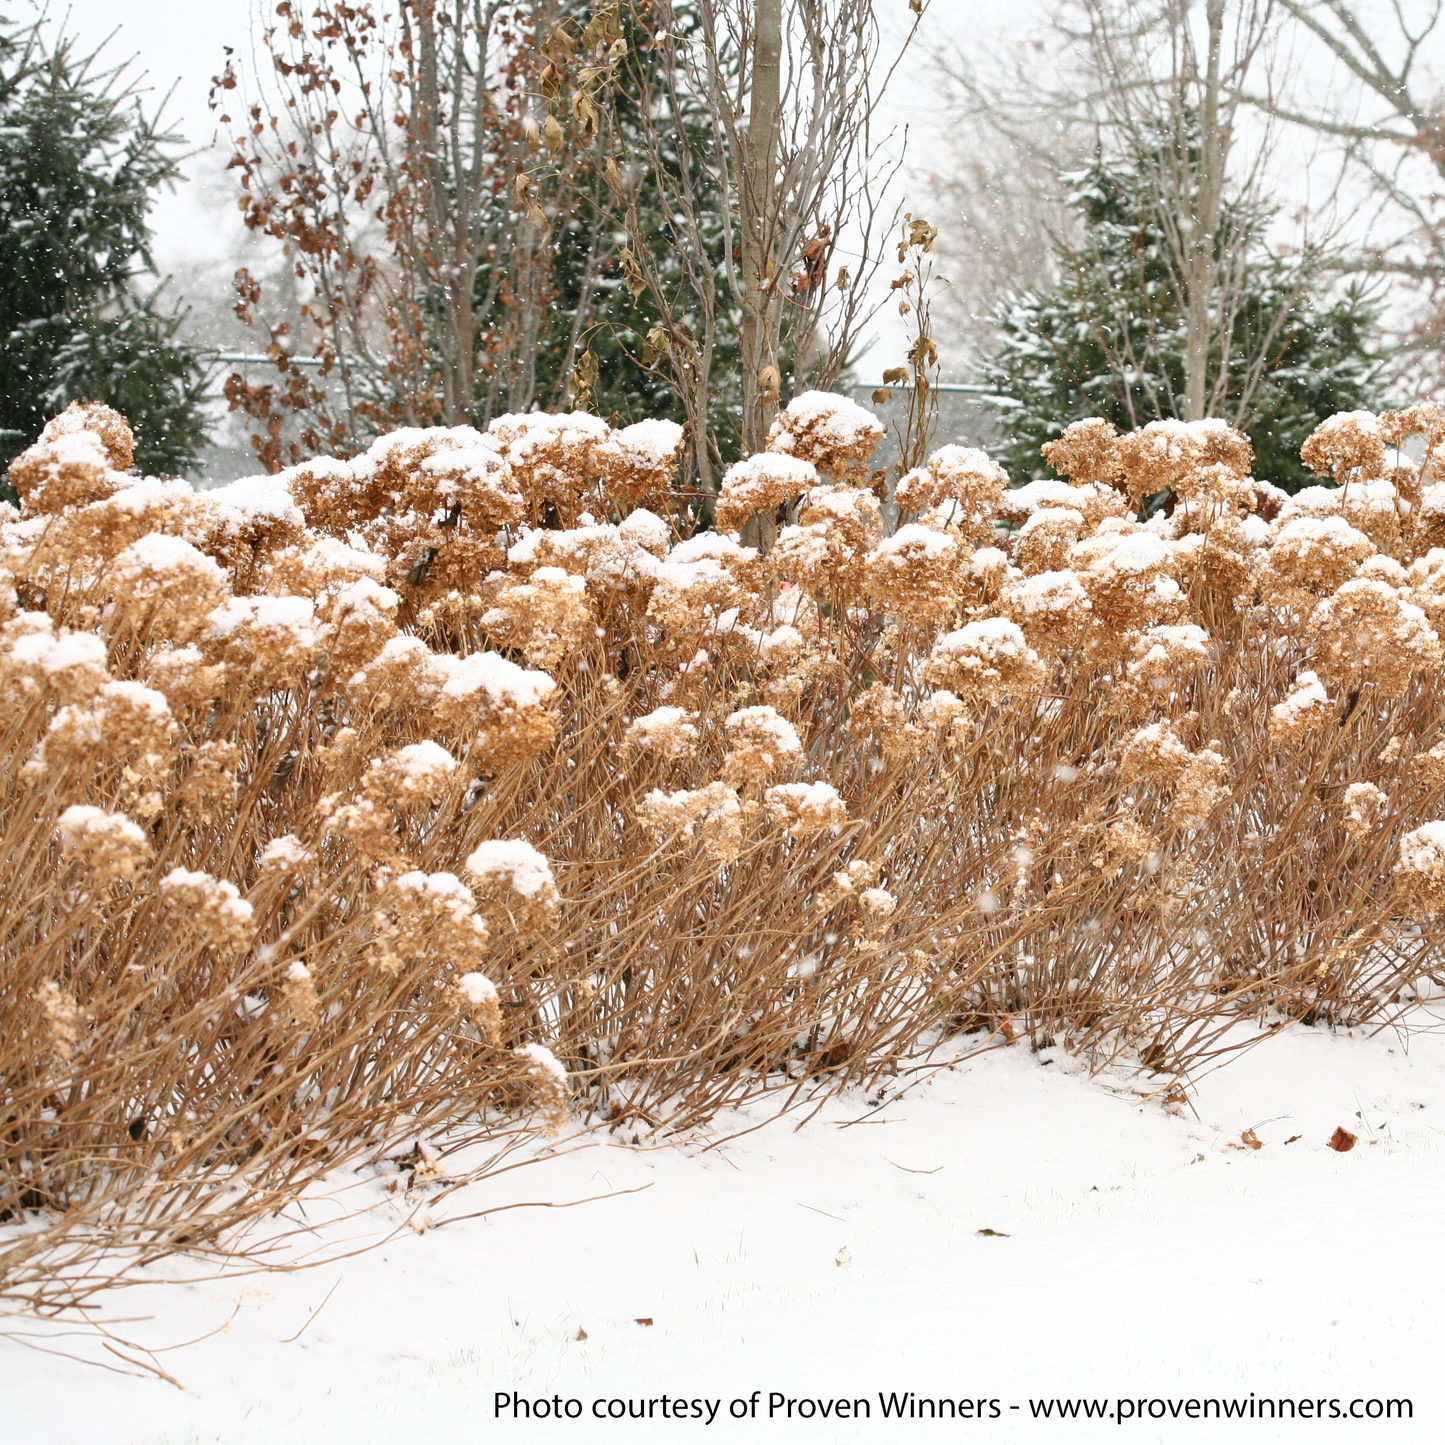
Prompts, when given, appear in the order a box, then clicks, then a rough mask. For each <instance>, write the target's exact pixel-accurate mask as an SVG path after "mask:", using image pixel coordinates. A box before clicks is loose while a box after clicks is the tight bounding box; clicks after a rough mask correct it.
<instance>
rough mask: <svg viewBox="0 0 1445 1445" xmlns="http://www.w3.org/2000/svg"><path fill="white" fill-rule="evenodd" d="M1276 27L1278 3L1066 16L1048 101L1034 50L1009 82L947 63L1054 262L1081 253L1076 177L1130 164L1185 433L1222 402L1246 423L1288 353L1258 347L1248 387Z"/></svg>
mask: <svg viewBox="0 0 1445 1445" xmlns="http://www.w3.org/2000/svg"><path fill="white" fill-rule="evenodd" d="M1278 18H1279V16H1278V11H1277V8H1276V5H1275V0H1066V3H1064V4H1063V5H1061V6H1060V7H1059V8H1058V9H1057V10H1056V11H1055V12H1054V16H1053V21H1052V33H1053V34H1052V39H1053V43H1054V45H1056V46H1058V47H1059V48H1060V52H1061V58H1062V59H1063V60H1064V64H1063V65H1062V67H1061V68H1059V70H1058V71H1057V72H1056V73H1057V74H1058V77H1059V78H1058V79H1057V81H1056V82H1055V83H1054V84H1053V85H1052V86H1051V87H1041V86H1040V85H1039V83H1038V79H1037V74H1038V71H1039V69H1040V68H1041V67H1040V65H1039V60H1040V56H1039V55H1038V54H1037V53H1036V52H1035V51H1034V50H1033V48H1032V47H1030V49H1029V50H1028V51H1027V52H1026V53H1025V54H1024V56H1023V57H1022V58H1021V59H1019V60H1017V61H1016V63H1015V64H1014V66H1013V68H1012V71H1011V73H1010V72H1009V71H1008V70H1002V71H1001V70H1000V68H999V67H998V66H990V67H989V68H988V70H987V72H984V71H983V70H982V69H981V68H980V67H978V66H974V65H970V64H968V63H967V62H966V61H964V60H963V59H962V58H961V57H959V58H956V59H954V60H953V61H951V62H946V63H945V70H946V73H947V74H948V76H949V78H950V79H951V81H952V82H953V85H954V89H955V93H956V95H957V97H958V99H959V101H960V102H961V106H962V109H963V111H964V113H965V115H966V116H967V117H968V118H969V119H970V120H971V121H972V123H973V124H974V125H975V126H976V127H985V128H987V129H988V130H989V131H991V132H992V133H993V135H994V136H995V137H997V138H998V139H999V140H1000V141H1001V142H1002V144H1003V147H1004V151H1005V155H1006V156H1008V157H1010V158H1011V159H1013V160H1014V161H1016V163H1017V164H1018V166H1019V169H1020V171H1021V172H1022V177H1023V183H1022V184H1017V183H1016V184H1014V185H1013V187H1012V190H1011V195H1012V198H1013V210H1014V211H1015V212H1017V213H1018V214H1021V215H1024V216H1035V217H1038V218H1039V219H1040V220H1041V221H1042V222H1043V223H1044V224H1045V225H1047V226H1048V227H1049V230H1050V234H1051V237H1052V240H1053V241H1054V242H1055V249H1058V250H1061V251H1064V252H1067V251H1068V249H1069V247H1068V238H1067V237H1066V236H1065V235H1064V234H1063V220H1062V218H1061V217H1060V216H1059V215H1058V214H1057V203H1058V201H1059V199H1060V198H1061V196H1062V190H1063V187H1062V179H1063V173H1064V171H1065V169H1066V168H1067V167H1068V166H1070V165H1071V164H1077V162H1078V160H1079V159H1080V158H1081V157H1082V156H1083V155H1085V154H1087V153H1088V152H1089V151H1091V150H1096V149H1103V150H1105V151H1110V150H1112V151H1115V152H1117V153H1119V154H1122V155H1124V156H1127V157H1128V159H1129V162H1130V164H1131V166H1132V167H1133V168H1134V169H1135V170H1136V171H1137V173H1138V174H1139V176H1140V178H1141V180H1142V181H1143V182H1144V184H1145V186H1146V190H1147V192H1148V195H1147V202H1148V208H1149V211H1150V213H1151V217H1152V219H1153V221H1154V222H1155V223H1156V224H1157V227H1158V229H1159V231H1160V233H1161V235H1162V236H1163V238H1164V248H1163V249H1164V255H1163V257H1162V260H1163V262H1164V263H1165V266H1166V269H1167V273H1168V276H1169V282H1170V286H1171V289H1172V291H1173V293H1174V295H1175V298H1176V304H1177V306H1178V309H1179V312H1180V314H1181V316H1182V319H1183V324H1184V326H1185V328H1186V332H1187V334H1186V338H1185V346H1184V357H1183V362H1184V375H1183V381H1182V386H1181V392H1180V395H1179V396H1177V397H1171V398H1169V408H1170V409H1171V410H1172V411H1173V412H1175V413H1177V414H1178V415H1180V416H1181V417H1184V418H1185V419H1189V420H1195V419H1198V418H1201V417H1205V416H1211V415H1221V414H1225V413H1224V410H1223V409H1224V408H1225V398H1226V396H1228V397H1229V398H1230V399H1231V400H1230V403H1229V407H1228V411H1229V414H1230V416H1231V419H1237V418H1238V415H1239V413H1240V411H1241V408H1245V407H1247V406H1248V401H1249V397H1250V395H1251V393H1252V391H1253V388H1254V386H1255V385H1256V384H1257V382H1258V379H1259V376H1260V375H1261V374H1262V372H1263V370H1264V369H1265V367H1266V366H1267V364H1268V361H1269V358H1270V356H1271V355H1272V354H1273V352H1274V351H1275V350H1276V349H1277V343H1278V339H1279V338H1278V337H1277V336H1276V335H1274V334H1265V335H1262V336H1261V337H1260V338H1259V341H1258V344H1257V346H1256V347H1255V349H1254V353H1253V354H1252V355H1251V356H1250V357H1248V358H1246V359H1245V361H1244V365H1245V368H1246V370H1247V372H1248V373H1249V374H1248V375H1245V376H1240V375H1239V374H1238V372H1237V369H1236V367H1237V358H1236V359H1235V361H1234V362H1232V361H1231V347H1230V345H1229V344H1228V338H1230V337H1232V336H1233V335H1234V334H1235V331H1236V322H1237V320H1238V317H1239V313H1240V307H1241V306H1242V305H1243V303H1244V298H1245V295H1246V284H1245V282H1246V270H1247V267H1248V264H1249V260H1250V254H1251V252H1252V250H1253V248H1255V247H1256V246H1257V244H1258V228H1257V226H1249V225H1241V224H1240V219H1241V218H1245V217H1258V216H1262V215H1263V214H1265V213H1266V212H1267V210H1268V208H1269V207H1268V187H1269V182H1270V177H1269V161H1270V158H1271V155H1272V149H1273V131H1272V128H1271V122H1270V119H1269V117H1268V116H1264V117H1263V118H1262V119H1261V117H1260V113H1259V111H1258V108H1256V107H1253V106H1252V105H1251V100H1252V97H1253V96H1254V94H1255V93H1256V91H1257V90H1258V88H1260V87H1261V86H1262V87H1263V89H1264V90H1265V91H1266V92H1268V91H1269V90H1270V89H1271V69H1272V67H1271V64H1270V60H1271V56H1270V53H1269V48H1268V47H1269V41H1270V39H1271V36H1272V34H1273V32H1274V29H1275V27H1276V24H1277V21H1278ZM1000 74H1003V75H1004V76H1005V79H1004V80H1003V81H1002V83H1000V81H999V79H998V77H999V75H1000ZM1247 126H1252V127H1253V134H1250V135H1248V136H1247V137H1246V135H1245V130H1246V127H1247ZM995 169H998V168H997V167H996V168H995ZM1050 186H1052V187H1053V191H1052V195H1050V191H1049V188H1050ZM1004 224H1005V225H1007V224H1008V222H1007V219H1006V218H1005V221H1004ZM1010 269H1011V268H1009V267H1007V266H1005V267H1004V270H1005V273H1007V272H1008V271H1009V270H1010ZM1283 314H1284V312H1281V316H1283ZM1114 364H1115V365H1116V366H1117V367H1118V368H1119V369H1120V370H1121V371H1129V370H1132V369H1136V366H1137V358H1133V357H1130V356H1128V355H1126V354H1120V355H1118V356H1117V357H1116V358H1114Z"/></svg>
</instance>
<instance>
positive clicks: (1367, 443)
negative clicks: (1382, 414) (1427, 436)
mask: <svg viewBox="0 0 1445 1445" xmlns="http://www.w3.org/2000/svg"><path fill="white" fill-rule="evenodd" d="M1300 460H1301V461H1303V462H1304V464H1305V466H1307V467H1308V468H1309V469H1310V470H1311V471H1312V472H1314V473H1315V475H1316V476H1333V477H1334V479H1335V481H1336V482H1346V481H1366V480H1368V479H1369V478H1371V477H1378V476H1379V475H1380V474H1381V473H1382V472H1383V471H1384V468H1385V444H1384V438H1383V437H1382V436H1381V434H1380V423H1379V420H1378V419H1377V418H1376V416H1375V415H1374V413H1373V412H1368V411H1342V412H1337V413H1336V414H1335V415H1334V416H1332V417H1330V418H1329V419H1328V420H1327V421H1322V422H1321V423H1320V424H1319V425H1318V426H1317V427H1316V428H1315V429H1314V431H1312V432H1311V433H1310V434H1309V437H1308V438H1307V439H1306V441H1305V444H1304V445H1303V446H1302V447H1301V448H1300Z"/></svg>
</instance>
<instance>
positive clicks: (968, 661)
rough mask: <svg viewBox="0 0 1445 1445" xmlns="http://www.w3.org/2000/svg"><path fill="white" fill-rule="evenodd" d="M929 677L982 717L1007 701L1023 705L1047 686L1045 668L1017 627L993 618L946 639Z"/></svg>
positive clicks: (929, 665) (936, 649)
mask: <svg viewBox="0 0 1445 1445" xmlns="http://www.w3.org/2000/svg"><path fill="white" fill-rule="evenodd" d="M923 675H924V678H925V679H926V680H927V681H928V682H931V683H933V684H934V685H935V686H938V687H943V688H946V689H948V691H950V692H952V693H954V694H955V695H956V696H957V697H958V698H959V699H960V700H961V701H962V702H963V703H964V704H965V705H966V706H968V707H969V708H970V709H971V710H974V711H978V710H981V709H982V708H984V707H987V706H990V705H992V704H994V703H997V702H999V701H1001V700H1002V699H1003V698H1005V697H1009V698H1011V699H1012V700H1014V701H1015V702H1017V701H1018V700H1020V699H1021V698H1023V697H1024V696H1026V695H1027V694H1028V693H1029V692H1031V691H1032V690H1033V689H1034V688H1035V687H1036V686H1038V684H1039V683H1040V682H1041V681H1042V680H1043V676H1044V668H1043V665H1042V664H1041V663H1040V661H1039V655H1038V653H1036V652H1035V651H1034V650H1033V648H1031V647H1030V646H1029V645H1028V643H1027V642H1026V641H1025V640H1024V635H1023V632H1022V630H1021V629H1020V628H1019V626H1018V624H1017V623H1014V622H1010V621H1009V620H1008V619H1007V618H1004V617H988V618H984V619H983V620H982V621H979V622H970V623H968V624H966V625H965V626H963V627H961V628H959V629H958V630H957V631H956V632H949V633H946V634H945V635H944V636H942V637H940V638H939V639H938V641H937V642H936V643H934V645H933V650H932V651H931V652H930V653H929V654H928V661H927V662H926V663H925V665H924V669H923Z"/></svg>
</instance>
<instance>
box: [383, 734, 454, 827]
mask: <svg viewBox="0 0 1445 1445" xmlns="http://www.w3.org/2000/svg"><path fill="white" fill-rule="evenodd" d="M456 771H457V760H456V759H455V758H454V757H453V756H452V755H451V754H450V753H449V752H448V751H447V750H446V749H445V748H444V747H442V746H441V745H440V744H439V743H434V742H431V741H430V740H428V741H426V742H420V743H408V744H407V745H406V746H405V747H400V748H397V749H396V750H395V751H394V752H391V753H388V754H387V755H386V756H385V757H384V758H377V759H375V760H374V761H373V762H372V764H371V765H370V767H368V768H367V770H366V776H365V779H364V781H363V784H362V789H363V792H364V793H365V794H366V796H367V797H369V798H371V799H373V800H374V801H376V802H379V803H384V804H385V805H386V806H387V807H389V808H391V809H392V810H393V811H394V812H405V811H407V810H409V809H414V808H427V807H430V806H431V805H432V804H434V803H437V802H440V801H441V799H442V797H443V796H444V795H445V794H446V791H447V789H448V788H449V787H450V786H451V783H452V778H453V777H454V776H455V774H456Z"/></svg>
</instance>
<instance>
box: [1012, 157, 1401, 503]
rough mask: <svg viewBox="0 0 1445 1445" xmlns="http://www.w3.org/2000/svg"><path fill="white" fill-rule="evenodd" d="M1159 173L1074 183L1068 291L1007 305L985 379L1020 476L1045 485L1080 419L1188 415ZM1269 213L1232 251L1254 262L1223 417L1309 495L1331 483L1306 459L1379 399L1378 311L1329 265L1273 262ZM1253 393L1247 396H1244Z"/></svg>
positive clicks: (1314, 260)
mask: <svg viewBox="0 0 1445 1445" xmlns="http://www.w3.org/2000/svg"><path fill="white" fill-rule="evenodd" d="M1148 172H1149V168H1148V167H1147V166H1144V167H1141V166H1139V165H1131V164H1127V163H1125V164H1119V163H1115V164H1110V163H1108V162H1106V161H1105V160H1104V159H1103V158H1102V157H1101V158H1099V159H1097V160H1095V162H1094V163H1093V165H1091V166H1090V167H1089V168H1088V169H1087V170H1086V171H1084V172H1082V173H1081V174H1079V175H1078V176H1076V177H1074V178H1073V180H1072V184H1073V190H1072V193H1071V195H1070V198H1069V202H1070V205H1071V206H1072V208H1073V209H1074V211H1075V212H1076V213H1077V215H1078V217H1079V221H1080V223H1081V230H1082V240H1081V242H1080V244H1079V245H1078V246H1077V247H1071V246H1067V245H1064V244H1062V243H1060V244H1059V245H1058V247H1057V255H1058V261H1059V271H1060V280H1059V281H1058V283H1057V284H1056V285H1054V286H1053V287H1052V288H1049V289H1040V290H1037V291H1028V292H1024V293H1022V294H1019V295H1015V296H1013V297H1011V298H1009V299H1008V300H1007V301H1005V302H1004V303H1003V304H1002V305H1001V306H1000V307H999V308H998V310H997V312H996V313H995V318H994V322H995V327H996V331H997V337H998V349H997V351H996V353H995V355H994V356H993V358H992V359H991V361H990V363H989V365H988V366H987V368H986V371H985V376H986V380H987V383H988V384H989V385H990V386H992V387H993V388H994V389H995V390H996V392H997V393H998V397H997V399H996V401H995V402H994V405H995V407H996V409H997V412H998V415H999V421H1000V427H1001V430H1002V432H1003V434H1004V438H1005V441H1004V444H1003V446H1002V447H1001V448H1000V460H1001V461H1002V462H1003V463H1004V465H1005V466H1006V467H1007V468H1008V470H1009V472H1010V473H1011V474H1012V475H1013V476H1014V477H1015V478H1017V479H1019V480H1026V479H1027V478H1029V477H1031V476H1036V475H1040V474H1043V475H1047V474H1048V469H1047V467H1046V466H1045V464H1044V463H1043V461H1042V459H1041V458H1040V456H1039V448H1040V447H1041V446H1042V445H1043V444H1044V443H1045V442H1048V441H1052V440H1053V439H1054V438H1055V437H1057V436H1058V435H1059V433H1060V432H1062V431H1063V429H1064V428H1065V427H1066V426H1068V425H1069V424H1070V423H1071V422H1075V421H1079V420H1081V419H1082V418H1084V417H1089V416H1102V417H1104V418H1106V419H1107V420H1109V421H1111V422H1113V423H1114V424H1115V425H1116V426H1118V427H1119V428H1120V429H1121V430H1125V429H1132V428H1134V427H1139V426H1143V425H1145V424H1146V423H1148V422H1151V421H1155V420H1159V419H1162V418H1167V417H1175V416H1180V415H1182V408H1183V400H1184V398H1183V390H1184V386H1183V383H1184V345H1185V308H1184V298H1183V297H1182V296H1181V295H1180V294H1179V291H1178V288H1177V286H1176V285H1175V284H1174V282H1173V279H1172V273H1171V269H1170V267H1169V265H1168V260H1167V256H1166V253H1165V250H1164V247H1165V244H1166V241H1165V237H1164V235H1163V232H1162V228H1161V227H1160V226H1159V224H1158V221H1157V219H1155V212H1154V206H1155V204H1156V202H1155V199H1154V198H1153V196H1152V195H1151V194H1150V188H1149V185H1148V182H1147V179H1146V177H1147V174H1148ZM1269 219H1270V218H1269V217H1268V216H1267V215H1259V214H1249V213H1248V212H1247V211H1246V210H1245V209H1244V208H1243V207H1241V206H1239V205H1237V204H1236V205H1235V206H1234V207H1233V208H1232V209H1230V210H1229V212H1228V214H1227V225H1226V227H1225V228H1224V234H1223V236H1222V239H1221V244H1223V245H1233V246H1236V248H1237V249H1236V254H1238V255H1240V256H1242V257H1244V258H1245V264H1244V267H1243V274H1242V284H1241V287H1240V294H1239V297H1238V302H1237V304H1236V305H1235V306H1234V308H1233V325H1232V327H1231V328H1230V330H1229V336H1228V346H1227V348H1226V347H1223V346H1216V348H1215V354H1214V355H1212V356H1211V358H1210V378H1211V382H1212V383H1215V382H1217V381H1218V379H1219V378H1220V375H1221V372H1220V368H1221V366H1227V367H1228V368H1229V369H1228V372H1227V373H1226V385H1225V386H1224V387H1223V388H1222V389H1221V390H1222V394H1223V399H1224V404H1223V406H1222V407H1216V411H1218V412H1220V413H1221V414H1223V415H1224V416H1225V419H1226V420H1228V421H1230V422H1231V423H1233V424H1234V425H1236V426H1239V427H1240V428H1241V429H1242V430H1244V431H1245V432H1247V433H1248V434H1249V436H1250V439H1251V440H1252V441H1253V443H1254V447H1255V453H1256V458H1257V460H1256V463H1255V472H1256V475H1258V476H1260V477H1261V478H1263V479H1265V480H1267V481H1271V482H1273V483H1275V484H1276V485H1277V486H1281V487H1284V488H1285V489H1286V490H1288V491H1295V490H1297V489H1298V488H1299V487H1301V486H1305V485H1308V484H1309V483H1311V482H1314V481H1316V480H1317V478H1315V477H1313V476H1312V475H1311V474H1310V473H1309V471H1308V470H1307V469H1306V468H1305V467H1304V465H1303V463H1301V461H1300V459H1299V449H1300V446H1301V445H1302V444H1303V442H1304V440H1305V438H1306V437H1307V436H1308V435H1309V433H1310V432H1311V431H1312V430H1313V429H1314V427H1315V426H1316V425H1317V424H1318V422H1319V421H1320V420H1321V419H1322V418H1324V417H1327V416H1329V415H1330V414H1331V413H1333V412H1336V411H1353V410H1356V409H1358V408H1367V407H1372V406H1374V405H1376V404H1377V400H1378V389H1379V385H1380V373H1381V363H1380V361H1379V360H1378V359H1377V358H1376V357H1375V356H1373V355H1372V353H1371V338H1372V335H1373V332H1374V328H1375V325H1376V322H1377V319H1378V314H1379V308H1378V305H1377V304H1376V302H1375V301H1374V299H1373V298H1372V297H1371V296H1370V295H1369V294H1368V293H1366V292H1365V291H1364V290H1362V289H1360V288H1359V287H1357V286H1351V287H1349V288H1347V289H1345V290H1343V291H1342V292H1332V288H1331V284H1330V279H1329V277H1328V276H1327V275H1326V274H1325V272H1324V269H1323V267H1322V265H1321V263H1320V260H1319V258H1318V257H1315V256H1312V255H1308V254H1306V255H1302V256H1283V255H1280V254H1279V253H1278V252H1275V251H1272V250H1271V249H1270V248H1269V247H1268V245H1267V244H1266V242H1265V236H1264V232H1265V229H1266V225H1267V223H1268V220H1269ZM1246 393H1247V394H1246Z"/></svg>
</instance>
